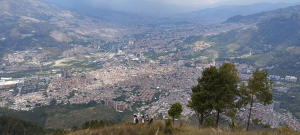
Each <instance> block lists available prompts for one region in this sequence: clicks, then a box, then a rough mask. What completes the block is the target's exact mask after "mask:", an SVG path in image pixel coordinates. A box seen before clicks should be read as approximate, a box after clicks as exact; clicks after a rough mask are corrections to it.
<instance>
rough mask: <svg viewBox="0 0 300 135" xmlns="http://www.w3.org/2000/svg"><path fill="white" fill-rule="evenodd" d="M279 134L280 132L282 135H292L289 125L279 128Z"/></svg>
mask: <svg viewBox="0 0 300 135" xmlns="http://www.w3.org/2000/svg"><path fill="white" fill-rule="evenodd" d="M278 132H279V133H280V134H290V132H291V128H290V126H289V125H285V126H280V127H279V128H278Z"/></svg>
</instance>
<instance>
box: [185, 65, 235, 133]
mask: <svg viewBox="0 0 300 135" xmlns="http://www.w3.org/2000/svg"><path fill="white" fill-rule="evenodd" d="M239 83H240V79H239V76H238V72H237V69H236V68H235V66H234V64H233V63H224V64H223V65H222V66H221V67H220V69H217V68H216V67H214V66H211V67H209V68H206V69H205V70H204V71H203V72H202V77H201V78H200V79H198V85H197V86H193V87H192V91H193V94H192V100H191V101H190V102H189V104H188V107H191V108H192V109H194V110H195V112H196V113H197V114H198V118H199V128H200V127H201V125H202V123H203V119H204V117H206V116H207V115H206V114H209V113H210V112H211V110H215V111H216V114H217V119H216V126H218V125H219V120H220V113H222V112H225V111H228V110H232V109H235V108H238V107H239V106H238V104H236V103H235V100H236V99H237V97H238V96H239V90H238V84H239Z"/></svg>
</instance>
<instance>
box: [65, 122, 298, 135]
mask: <svg viewBox="0 0 300 135" xmlns="http://www.w3.org/2000/svg"><path fill="white" fill-rule="evenodd" d="M83 134H86V135H93V134H102V135H112V134H113V135H155V134H158V135H169V134H173V135H199V134H203V135H218V134H222V135H265V134H289V135H298V134H299V132H298V131H292V130H290V128H289V127H288V126H283V127H281V128H279V129H278V130H267V131H264V130H255V131H248V132H246V131H244V130H238V131H232V130H228V129H214V128H211V127H208V128H203V129H201V130H199V129H198V128H197V127H193V126H190V125H188V124H182V123H178V122H175V123H174V124H173V125H172V122H171V120H170V119H169V120H166V121H161V120H158V121H154V123H153V124H152V125H146V124H133V123H132V122H123V123H119V124H116V125H110V126H104V127H100V128H96V129H86V130H77V131H75V132H71V133H70V135H83Z"/></svg>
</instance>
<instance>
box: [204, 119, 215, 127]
mask: <svg viewBox="0 0 300 135" xmlns="http://www.w3.org/2000/svg"><path fill="white" fill-rule="evenodd" d="M215 126H216V122H215V120H214V118H212V117H207V118H206V119H204V122H203V127H215Z"/></svg>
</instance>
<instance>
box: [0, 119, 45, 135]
mask: <svg viewBox="0 0 300 135" xmlns="http://www.w3.org/2000/svg"><path fill="white" fill-rule="evenodd" d="M0 134H5V135H21V134H27V135H29V134H31V135H33V134H37V135H42V134H45V131H44V130H43V129H42V128H41V127H39V126H37V125H34V124H33V123H31V122H29V121H25V120H22V119H19V118H14V117H11V116H5V115H3V116H1V117H0Z"/></svg>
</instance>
